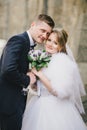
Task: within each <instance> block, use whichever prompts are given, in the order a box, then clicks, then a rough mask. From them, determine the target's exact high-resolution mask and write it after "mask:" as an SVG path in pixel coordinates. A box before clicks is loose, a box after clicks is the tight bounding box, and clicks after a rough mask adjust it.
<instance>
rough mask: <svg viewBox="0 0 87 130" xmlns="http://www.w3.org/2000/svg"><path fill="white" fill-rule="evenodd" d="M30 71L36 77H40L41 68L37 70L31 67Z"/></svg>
mask: <svg viewBox="0 0 87 130" xmlns="http://www.w3.org/2000/svg"><path fill="white" fill-rule="evenodd" d="M31 71H32V72H33V73H34V74H35V75H36V76H38V77H40V76H41V75H42V71H41V70H39V71H37V70H36V69H35V68H33V69H32V70H31Z"/></svg>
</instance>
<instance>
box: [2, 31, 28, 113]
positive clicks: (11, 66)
mask: <svg viewBox="0 0 87 130" xmlns="http://www.w3.org/2000/svg"><path fill="white" fill-rule="evenodd" d="M29 50H30V40H29V37H28V34H27V32H24V33H22V34H18V35H15V36H13V37H11V38H10V39H9V40H8V42H7V44H6V46H5V48H4V50H3V53H2V56H1V59H0V113H1V114H8V115H10V114H14V113H15V112H16V111H18V110H19V109H21V110H22V113H23V111H24V109H25V105H26V96H24V95H23V93H22V88H23V87H25V88H26V87H27V86H28V84H29V82H30V78H29V77H28V76H27V75H26V73H27V71H28V65H29V61H28V58H27V54H28V51H29Z"/></svg>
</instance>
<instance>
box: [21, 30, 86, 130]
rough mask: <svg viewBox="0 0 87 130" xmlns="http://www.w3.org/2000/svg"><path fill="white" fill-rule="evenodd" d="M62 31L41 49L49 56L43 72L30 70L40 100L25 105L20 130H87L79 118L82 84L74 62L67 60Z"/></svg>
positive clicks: (65, 39) (81, 109) (64, 38)
mask: <svg viewBox="0 0 87 130" xmlns="http://www.w3.org/2000/svg"><path fill="white" fill-rule="evenodd" d="M67 38H68V34H67V33H66V31H65V30H59V31H57V30H54V31H53V32H52V33H51V35H50V36H49V38H48V40H47V42H46V45H45V49H46V51H47V52H49V53H50V54H52V57H51V61H50V62H49V64H48V67H47V68H43V69H41V70H40V71H36V69H35V68H34V69H32V72H33V73H34V74H35V75H36V76H38V77H39V80H38V81H37V87H39V88H40V96H37V95H35V96H32V98H31V99H30V101H29V102H28V104H27V105H26V109H25V113H24V116H23V122H22V129H21V130H87V127H86V125H85V123H84V121H83V120H82V117H81V115H80V114H82V113H85V112H84V108H83V105H82V101H81V96H83V95H85V90H84V87H83V83H82V80H81V77H80V74H79V70H78V67H77V64H76V62H75V61H73V60H72V58H71V57H70V56H69V54H68V51H67V48H66V42H67Z"/></svg>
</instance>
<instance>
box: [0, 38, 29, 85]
mask: <svg viewBox="0 0 87 130" xmlns="http://www.w3.org/2000/svg"><path fill="white" fill-rule="evenodd" d="M22 43H23V41H22V40H21V39H20V38H19V37H18V36H15V37H13V38H11V39H10V40H9V41H8V43H7V45H6V47H5V49H4V53H3V60H2V65H1V74H2V77H3V78H5V79H6V80H8V81H9V82H11V83H13V84H16V85H17V86H25V87H27V86H28V84H29V83H30V77H29V76H28V75H26V74H25V73H22V72H19V70H18V67H19V61H20V56H21V54H22V53H23V49H24V47H25V46H24V44H25V43H23V44H22Z"/></svg>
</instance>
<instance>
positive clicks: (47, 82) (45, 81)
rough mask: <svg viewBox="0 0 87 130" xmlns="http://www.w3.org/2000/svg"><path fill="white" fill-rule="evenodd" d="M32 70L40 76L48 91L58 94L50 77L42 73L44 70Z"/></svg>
mask: <svg viewBox="0 0 87 130" xmlns="http://www.w3.org/2000/svg"><path fill="white" fill-rule="evenodd" d="M32 72H33V73H34V74H35V75H36V76H38V77H39V79H40V80H41V82H42V83H43V84H44V85H45V87H46V88H47V89H48V91H49V92H50V93H51V94H52V95H54V96H58V93H57V92H56V91H55V90H54V89H53V88H52V85H51V83H50V81H49V79H48V78H47V77H46V76H45V75H44V74H43V73H42V71H41V70H40V71H37V70H36V69H32Z"/></svg>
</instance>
